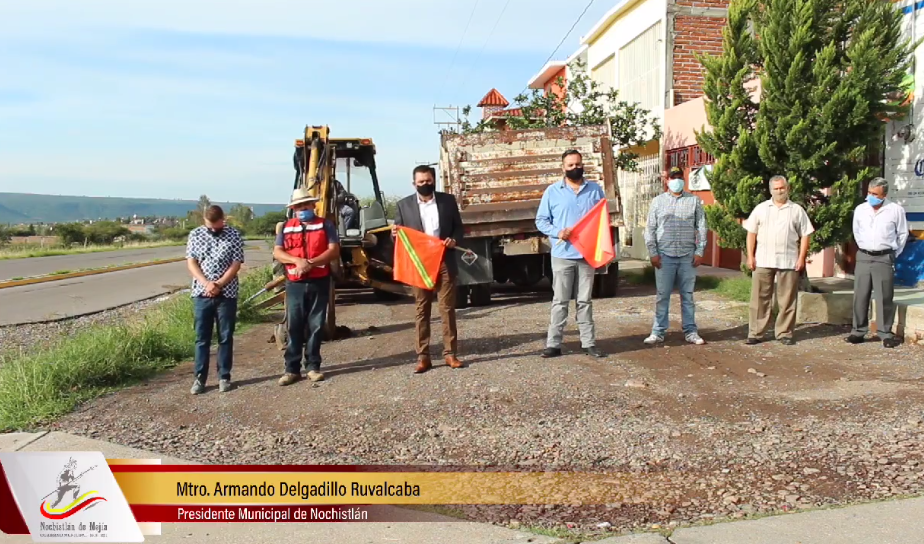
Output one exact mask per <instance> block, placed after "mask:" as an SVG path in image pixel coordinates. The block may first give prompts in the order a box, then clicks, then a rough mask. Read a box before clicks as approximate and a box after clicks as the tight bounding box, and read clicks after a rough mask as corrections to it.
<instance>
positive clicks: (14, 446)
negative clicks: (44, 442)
mask: <svg viewBox="0 0 924 544" xmlns="http://www.w3.org/2000/svg"><path fill="white" fill-rule="evenodd" d="M46 434H48V432H47V431H43V432H39V433H4V434H0V451H19V450H20V449H22V448H23V447H25V446H27V445H29V444H30V443H32V442H35V441H36V440H38V439H39V438H41V437H43V436H45V435H46Z"/></svg>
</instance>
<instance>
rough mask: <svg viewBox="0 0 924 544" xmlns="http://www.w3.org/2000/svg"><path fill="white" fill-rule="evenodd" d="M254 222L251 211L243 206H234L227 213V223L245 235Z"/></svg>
mask: <svg viewBox="0 0 924 544" xmlns="http://www.w3.org/2000/svg"><path fill="white" fill-rule="evenodd" d="M253 220H254V213H253V210H252V209H250V207H249V206H245V205H243V204H235V205H234V206H232V207H231V210H230V211H229V212H228V222H229V223H230V224H231V225H232V226H233V227H235V228H237V229H238V230H240V231H241V232H244V233H247V232H249V230H250V229H252V226H253V225H252V224H253Z"/></svg>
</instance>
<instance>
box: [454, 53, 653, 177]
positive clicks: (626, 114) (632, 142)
mask: <svg viewBox="0 0 924 544" xmlns="http://www.w3.org/2000/svg"><path fill="white" fill-rule="evenodd" d="M570 68H571V73H572V77H571V80H570V81H568V82H567V84H565V81H564V79H563V78H561V77H559V78H558V80H557V83H558V85H559V87H561V88H562V90H563V91H562V93H560V94H556V93H545V92H544V91H540V90H538V89H534V90H533V91H532V92H531V93H530V94H520V95H518V96H517V97H516V98H515V99H514V102H515V103H516V107H517V108H519V109H520V111H521V112H522V115H519V116H513V115H509V116H507V117H506V118H505V119H506V121H507V127H508V128H510V129H512V130H520V129H530V128H551V127H561V126H594V125H605V124H607V123H610V126H611V127H612V131H613V149H614V151H615V153H614V158H615V162H616V166H617V167H618V168H621V169H623V170H628V171H635V170H637V169H638V162H637V159H638V154H637V153H632V152H631V151H629V148H631V147H633V146H641V145H645V144H646V143H648V142H649V141H651V140H653V139H658V138H660V137H661V127H660V126H658V124H657V122H656V121H655V120H654V118H652V117H651V116H650V113H651V112H650V111H649V110H646V109H644V108H642V107H640V106H639V104H638V103H637V102H635V103H632V104H630V103H628V102H626V101H625V100H620V99H619V91H617V90H616V89H611V88H606V90H604V86H601V85H600V84H599V83H598V82H596V81H593V80H592V79H591V78H590V76H588V75H587V71H586V69H585V68H586V67H585V65H584V63H583V62H581V61H580V60H575V61H573V62H572V63H571V65H570ZM470 112H471V106H466V107H465V108H463V114H464V115H465V116H466V118H465V120H464V121H463V122H462V131H463V132H466V133H471V132H484V131H487V130H491V129H492V128H493V127H494V124H493V122H492V121H485V120H482V121H479V122H478V123H477V124H475V125H472V124H471V123H470V122H469V121H468V115H469V113H470Z"/></svg>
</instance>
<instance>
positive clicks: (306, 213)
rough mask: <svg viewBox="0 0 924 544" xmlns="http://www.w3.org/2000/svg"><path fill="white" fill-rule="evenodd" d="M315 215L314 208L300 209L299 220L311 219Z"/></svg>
mask: <svg viewBox="0 0 924 544" xmlns="http://www.w3.org/2000/svg"><path fill="white" fill-rule="evenodd" d="M314 217H315V215H314V210H299V212H298V220H299V221H311V220H313V219H314Z"/></svg>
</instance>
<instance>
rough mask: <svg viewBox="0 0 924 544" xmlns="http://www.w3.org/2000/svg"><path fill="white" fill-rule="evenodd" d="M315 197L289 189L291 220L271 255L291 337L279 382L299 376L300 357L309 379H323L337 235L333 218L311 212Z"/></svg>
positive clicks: (337, 251) (295, 379)
mask: <svg viewBox="0 0 924 544" xmlns="http://www.w3.org/2000/svg"><path fill="white" fill-rule="evenodd" d="M318 200H320V199H319V198H317V197H314V196H311V195H310V194H309V193H308V190H307V189H304V188H299V189H295V191H293V192H292V199H291V201H290V202H289V205H288V207H289V208H291V209H292V212H293V216H292V219H289V220H288V221H286V222H285V224H284V225H283V227H282V230H281V231H280V232H279V234H278V235H277V236H276V244H275V247H274V248H273V258H275V259H276V260H277V261H279V262H280V263H282V265H283V266H284V267H285V275H286V326H287V328H288V337H289V342H288V345H287V347H286V353H285V365H286V369H285V374H283V375H282V377H281V378H279V385H290V384H293V383H295V382H297V381H299V380H301V379H302V374H301V369H302V360H303V358H304V362H305V368H306V369H307V370H308V379H310V380H311V381H313V382H317V381H321V380H323V379H324V374H322V373H321V338H322V335H323V330H324V322H325V320H326V319H327V305H328V303H329V302H330V282H331V281H332V280H331V275H330V262H331V261H332V260H334V259H335V258H337V256H338V254H339V252H340V238H339V237H338V235H337V228H336V227H335V226H334V224H333V223H332V222H331V221H329V220H327V219H325V218H323V217H318V216H317V215H315V206H316V204H317V202H318Z"/></svg>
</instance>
